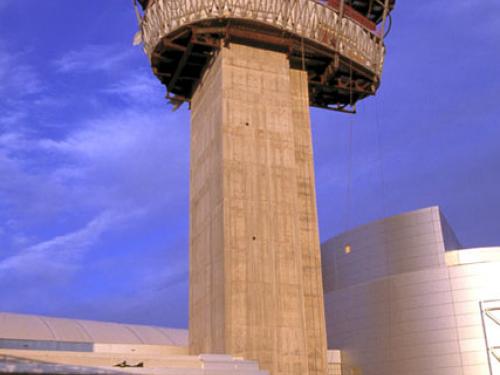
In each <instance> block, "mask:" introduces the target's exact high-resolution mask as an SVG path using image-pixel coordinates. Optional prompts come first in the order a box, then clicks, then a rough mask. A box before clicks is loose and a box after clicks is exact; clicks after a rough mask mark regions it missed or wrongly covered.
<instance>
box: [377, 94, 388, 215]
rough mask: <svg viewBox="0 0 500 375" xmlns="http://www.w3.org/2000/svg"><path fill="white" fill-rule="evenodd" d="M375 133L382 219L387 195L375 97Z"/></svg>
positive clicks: (385, 209) (385, 208) (385, 211)
mask: <svg viewBox="0 0 500 375" xmlns="http://www.w3.org/2000/svg"><path fill="white" fill-rule="evenodd" d="M375 131H376V133H377V134H376V138H377V158H378V166H379V177H380V184H381V187H382V212H383V215H384V217H387V199H386V198H387V194H386V186H385V174H384V158H383V154H382V141H381V129H380V117H379V111H378V99H377V97H376V96H375Z"/></svg>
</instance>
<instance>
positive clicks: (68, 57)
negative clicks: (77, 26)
mask: <svg viewBox="0 0 500 375" xmlns="http://www.w3.org/2000/svg"><path fill="white" fill-rule="evenodd" d="M134 53H135V51H134V50H133V49H132V48H123V47H122V46H118V45H97V44H96V45H88V46H85V47H83V48H80V49H77V50H73V51H69V52H68V53H67V54H65V55H64V56H62V57H61V58H60V59H58V60H56V61H55V63H54V64H55V66H56V68H57V70H58V71H59V72H62V73H74V72H79V73H81V72H95V71H112V70H119V71H124V69H123V66H124V62H125V61H126V60H128V59H130V58H131V57H132V56H133V55H134Z"/></svg>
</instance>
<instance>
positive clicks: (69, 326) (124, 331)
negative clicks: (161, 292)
mask: <svg viewBox="0 0 500 375" xmlns="http://www.w3.org/2000/svg"><path fill="white" fill-rule="evenodd" d="M0 339H15V340H43V341H63V342H64V341H65V342H85V343H102V344H135V345H140V344H143V345H173V346H187V345H188V331H187V330H183V329H173V328H163V327H153V326H143V325H132V324H119V323H105V322H97V321H90V320H76V319H62V318H49V317H45V316H38V315H22V314H12V313H2V312H0Z"/></svg>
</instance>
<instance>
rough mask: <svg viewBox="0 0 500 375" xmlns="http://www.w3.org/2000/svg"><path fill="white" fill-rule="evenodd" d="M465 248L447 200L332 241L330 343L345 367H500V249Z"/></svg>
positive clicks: (365, 370) (360, 370)
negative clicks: (443, 206) (445, 209)
mask: <svg viewBox="0 0 500 375" xmlns="http://www.w3.org/2000/svg"><path fill="white" fill-rule="evenodd" d="M459 248H460V244H459V242H458V241H457V239H456V236H455V235H454V234H453V231H452V230H451V228H450V227H449V226H448V225H447V223H446V221H445V219H444V217H443V216H442V214H441V213H440V211H439V209H438V208H437V207H432V208H428V209H424V210H419V211H415V212H411V213H407V214H403V215H399V216H395V217H392V218H388V219H386V220H383V221H379V222H376V223H373V224H370V225H366V226H363V227H360V228H357V229H355V230H353V231H350V232H347V233H344V234H342V235H340V236H337V237H335V238H333V239H331V240H329V241H327V242H326V243H325V244H324V245H323V246H322V262H323V281H324V289H325V309H326V319H327V331H328V346H329V348H330V349H340V350H341V351H342V363H343V368H344V372H343V373H344V374H349V375H351V374H356V375H399V374H405V375H417V374H419V375H421V374H425V375H490V374H491V375H498V374H500V362H499V360H498V359H497V357H498V358H500V357H499V356H498V354H499V353H498V351H499V348H498V347H499V346H500V314H499V313H500V310H496V308H499V309H500V248H488V249H468V250H461V249H459Z"/></svg>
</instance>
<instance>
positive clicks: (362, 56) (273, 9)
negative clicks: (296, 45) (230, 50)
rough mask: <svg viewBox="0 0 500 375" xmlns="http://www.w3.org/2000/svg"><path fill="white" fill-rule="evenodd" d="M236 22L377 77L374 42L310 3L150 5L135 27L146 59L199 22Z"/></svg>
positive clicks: (380, 59)
mask: <svg viewBox="0 0 500 375" xmlns="http://www.w3.org/2000/svg"><path fill="white" fill-rule="evenodd" d="M221 18H222V19H223V18H230V19H242V20H248V21H254V22H260V23H264V24H267V25H271V26H274V27H276V28H279V29H282V30H284V31H288V32H290V33H293V34H296V35H298V36H300V37H302V38H305V39H309V40H312V41H314V42H316V43H320V44H322V45H324V46H326V47H328V48H331V49H333V50H335V51H337V52H338V53H340V54H341V55H343V56H346V57H347V58H349V59H352V60H353V61H355V62H357V63H359V64H361V65H362V66H364V67H366V68H367V69H369V70H370V71H372V72H374V73H375V74H377V75H380V74H381V72H382V67H383V63H384V51H385V50H384V48H385V47H384V45H383V43H382V41H381V40H380V37H379V36H378V35H377V34H376V33H373V32H372V31H370V30H369V29H367V28H365V27H363V26H362V25H360V24H359V23H357V22H355V21H354V20H352V19H349V18H346V17H342V19H341V20H340V15H339V13H338V11H337V10H335V9H333V8H332V7H329V6H327V5H325V4H324V3H320V2H317V1H315V0H289V1H283V0H156V1H155V2H153V3H151V4H150V5H149V6H148V8H147V10H146V13H145V15H144V19H143V20H142V23H141V32H142V40H143V42H144V47H145V50H146V53H147V54H148V55H151V54H152V53H153V51H154V49H155V47H156V46H157V44H158V43H159V41H160V40H161V39H162V38H163V37H164V36H166V35H168V34H170V33H171V32H173V31H175V30H177V29H179V28H181V27H184V26H188V25H190V24H194V23H196V22H198V21H202V20H210V19H221Z"/></svg>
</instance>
